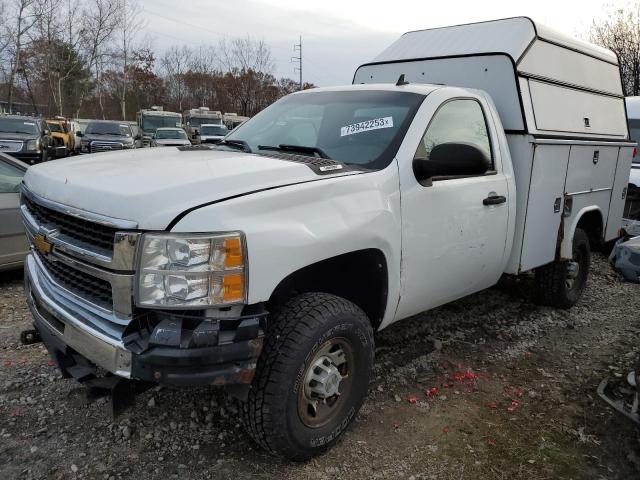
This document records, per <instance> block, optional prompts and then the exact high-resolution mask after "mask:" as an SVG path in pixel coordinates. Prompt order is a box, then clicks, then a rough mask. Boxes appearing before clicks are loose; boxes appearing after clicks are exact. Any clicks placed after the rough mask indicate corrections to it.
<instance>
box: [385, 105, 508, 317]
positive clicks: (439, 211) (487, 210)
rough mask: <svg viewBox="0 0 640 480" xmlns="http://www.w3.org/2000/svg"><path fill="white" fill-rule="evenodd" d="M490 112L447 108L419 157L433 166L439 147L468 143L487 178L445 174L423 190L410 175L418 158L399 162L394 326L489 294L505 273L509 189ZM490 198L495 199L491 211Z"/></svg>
mask: <svg viewBox="0 0 640 480" xmlns="http://www.w3.org/2000/svg"><path fill="white" fill-rule="evenodd" d="M486 110H487V106H486V105H484V104H483V103H482V101H481V99H480V98H453V99H448V100H446V101H444V102H442V103H441V104H440V105H439V106H438V107H437V109H436V111H435V113H434V114H433V116H432V117H431V119H430V121H429V125H428V126H427V127H426V129H425V131H424V134H423V135H422V138H421V140H420V143H419V146H418V148H417V149H416V151H415V154H414V158H420V159H425V160H427V161H428V160H429V154H430V152H431V150H432V149H433V148H434V147H435V146H437V145H439V144H442V143H463V144H471V145H473V146H475V147H477V148H478V149H479V150H481V151H482V152H484V153H485V154H486V155H487V156H488V158H490V160H491V162H490V167H489V169H488V170H487V171H486V172H485V173H483V174H474V175H468V176H461V175H457V176H456V175H452V176H447V175H446V172H444V174H441V175H439V176H438V177H433V178H431V179H428V180H427V181H424V180H422V183H421V182H420V181H418V179H417V178H416V174H415V173H414V172H413V169H412V161H413V159H412V158H409V159H406V160H405V159H399V162H400V169H401V179H400V181H401V192H402V265H401V270H402V274H401V275H402V277H401V278H402V280H401V282H402V287H401V288H402V294H401V299H400V303H399V305H398V311H397V314H396V318H397V319H400V318H405V317H408V316H411V315H414V314H416V313H419V312H422V311H425V310H427V309H429V308H433V307H436V306H438V305H441V304H444V303H447V302H449V301H452V300H455V299H457V298H461V297H463V296H465V295H468V294H470V293H473V292H476V291H479V290H482V289H484V288H487V287H489V286H491V285H493V284H495V283H496V282H497V281H498V279H499V278H500V275H501V274H502V271H503V267H504V256H505V242H506V239H507V231H508V218H509V215H508V201H507V200H508V191H507V188H508V187H507V179H506V177H505V175H504V173H503V171H502V168H501V166H502V165H501V159H500V153H499V147H498V142H497V141H496V131H495V129H494V128H493V127H490V125H489V123H488V122H487V119H486V118H487V115H486ZM416 121H418V119H417V118H416ZM453 160H454V159H452V161H453ZM444 168H446V162H445V167H444ZM489 197H493V198H494V200H493V201H490V202H489V203H492V204H490V205H487V204H486V203H487V201H485V199H488V198H489ZM498 197H500V198H499V199H498V200H497V201H495V199H496V198H498ZM494 201H495V202H494Z"/></svg>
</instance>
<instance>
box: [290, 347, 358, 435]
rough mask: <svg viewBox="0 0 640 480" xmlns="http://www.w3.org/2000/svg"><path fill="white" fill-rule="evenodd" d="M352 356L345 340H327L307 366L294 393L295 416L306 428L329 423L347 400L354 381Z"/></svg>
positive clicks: (318, 426) (351, 349)
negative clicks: (295, 395)
mask: <svg viewBox="0 0 640 480" xmlns="http://www.w3.org/2000/svg"><path fill="white" fill-rule="evenodd" d="M353 359H354V356H353V347H352V346H351V342H350V341H349V340H347V339H346V338H342V337H340V338H332V339H330V340H327V341H326V342H325V343H323V344H322V346H321V347H320V348H319V349H318V350H317V351H316V353H315V354H314V355H313V358H312V359H311V360H310V361H309V362H308V364H307V367H306V369H305V371H304V374H303V376H302V385H301V387H300V391H299V393H298V415H299V417H300V420H301V421H302V423H303V424H304V425H306V426H307V427H309V428H320V427H322V426H324V425H326V424H327V423H329V422H331V420H333V419H334V418H335V417H336V416H337V415H338V414H339V412H340V411H341V410H342V405H343V404H344V403H345V401H346V399H348V398H349V394H350V393H351V388H352V385H353V378H354V371H353V368H354V361H353Z"/></svg>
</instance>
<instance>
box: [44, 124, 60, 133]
mask: <svg viewBox="0 0 640 480" xmlns="http://www.w3.org/2000/svg"><path fill="white" fill-rule="evenodd" d="M47 127H49V130H51V131H52V132H62V127H61V126H60V124H59V123H47Z"/></svg>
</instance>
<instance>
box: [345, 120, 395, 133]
mask: <svg viewBox="0 0 640 480" xmlns="http://www.w3.org/2000/svg"><path fill="white" fill-rule="evenodd" d="M380 128H393V117H383V118H374V119H373V120H365V121H364V122H358V123H353V124H351V125H346V126H344V127H340V136H341V137H346V136H347V135H353V134H355V133H362V132H368V131H370V130H378V129H380Z"/></svg>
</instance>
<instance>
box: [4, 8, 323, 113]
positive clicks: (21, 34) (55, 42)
mask: <svg viewBox="0 0 640 480" xmlns="http://www.w3.org/2000/svg"><path fill="white" fill-rule="evenodd" d="M146 24H147V21H146V18H145V15H144V10H142V9H141V7H140V5H139V4H138V3H137V2H136V0H0V107H1V108H0V111H2V110H4V111H5V112H22V113H26V112H28V113H31V114H35V115H45V116H51V115H64V116H68V117H76V118H84V117H88V118H105V119H125V120H133V119H135V113H136V112H137V111H138V110H140V109H142V108H148V107H150V106H152V105H161V106H163V107H164V108H165V110H171V111H178V112H182V111H183V110H187V109H190V108H197V107H200V106H207V107H209V108H211V109H215V110H222V111H224V112H236V113H238V114H240V115H253V114H255V113H257V112H258V111H260V110H261V109H263V108H265V107H266V106H268V105H269V104H271V103H273V102H274V101H275V100H277V99H278V98H280V97H282V96H283V95H286V94H288V93H291V92H293V91H295V90H297V89H298V87H299V85H298V83H297V82H295V81H294V80H292V79H289V78H280V79H278V78H276V77H275V76H274V75H273V73H272V72H273V71H274V69H275V64H274V61H273V57H272V55H271V51H270V48H269V46H268V45H267V44H266V43H265V42H264V40H260V39H255V38H252V37H250V36H247V37H241V38H230V39H229V38H227V39H223V40H221V41H220V42H217V43H216V45H215V47H214V46H209V45H202V46H200V47H195V48H193V47H186V46H172V47H170V48H168V49H167V50H166V51H164V52H163V53H161V54H160V55H157V53H156V52H155V50H154V49H153V47H152V40H151V39H150V38H149V36H148V35H145V33H144V31H145V27H146ZM311 87H312V85H310V84H305V85H304V88H311Z"/></svg>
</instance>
